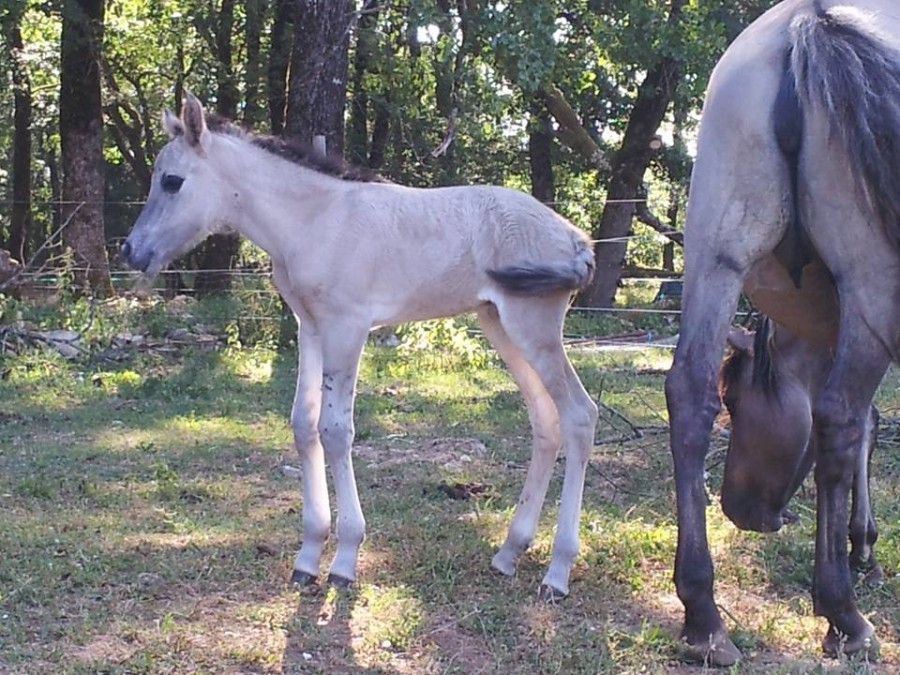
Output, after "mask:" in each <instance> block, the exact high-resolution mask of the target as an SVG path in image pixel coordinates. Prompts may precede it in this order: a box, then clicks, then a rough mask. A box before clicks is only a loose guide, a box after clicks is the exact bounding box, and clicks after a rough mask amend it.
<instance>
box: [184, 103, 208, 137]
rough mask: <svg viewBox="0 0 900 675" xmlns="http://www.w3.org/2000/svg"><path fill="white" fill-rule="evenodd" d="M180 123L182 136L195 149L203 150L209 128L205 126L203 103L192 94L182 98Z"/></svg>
mask: <svg viewBox="0 0 900 675" xmlns="http://www.w3.org/2000/svg"><path fill="white" fill-rule="evenodd" d="M181 123H182V125H183V127H184V138H185V140H186V141H187V142H188V145H190V146H191V147H192V148H194V149H195V150H200V151H205V150H206V147H207V144H208V143H209V129H207V128H206V113H205V112H204V111H203V105H202V104H201V103H200V99H198V98H197V97H196V96H194V95H193V94H190V93H189V94H188V95H187V96H186V97H185V99H184V107H183V108H182V110H181Z"/></svg>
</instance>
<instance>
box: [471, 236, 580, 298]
mask: <svg viewBox="0 0 900 675" xmlns="http://www.w3.org/2000/svg"><path fill="white" fill-rule="evenodd" d="M487 273H488V276H490V277H491V279H493V280H494V281H496V282H497V283H498V284H500V285H501V286H502V287H503V288H504V289H506V290H507V291H510V292H512V293H518V294H521V295H540V294H541V293H550V292H555V291H580V290H581V289H583V288H584V287H585V286H587V285H588V284H589V283H591V279H592V278H593V277H594V253H593V251H592V250H591V248H590V244H589V243H588V242H587V241H584V242H582V241H581V240H579V241H578V243H577V245H576V251H575V255H574V256H573V258H572V260H570V261H569V262H565V263H559V264H534V265H529V264H521V265H510V266H508V267H501V268H499V269H495V270H488V271H487Z"/></svg>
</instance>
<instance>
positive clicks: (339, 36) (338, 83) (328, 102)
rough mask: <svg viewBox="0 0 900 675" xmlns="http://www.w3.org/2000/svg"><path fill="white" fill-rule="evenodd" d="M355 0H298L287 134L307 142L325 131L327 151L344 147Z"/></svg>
mask: <svg viewBox="0 0 900 675" xmlns="http://www.w3.org/2000/svg"><path fill="white" fill-rule="evenodd" d="M354 18H355V13H354V12H353V4H352V3H351V2H350V0H295V5H294V48H293V51H292V53H291V76H290V91H289V94H288V110H287V120H286V124H285V129H284V135H285V136H286V137H288V138H294V139H297V140H299V141H302V142H304V143H311V142H312V139H313V136H315V135H322V136H325V143H326V147H327V148H328V153H329V154H333V155H338V156H341V155H343V152H344V109H345V107H346V98H347V69H348V58H349V48H350V32H351V29H352V27H353V23H354Z"/></svg>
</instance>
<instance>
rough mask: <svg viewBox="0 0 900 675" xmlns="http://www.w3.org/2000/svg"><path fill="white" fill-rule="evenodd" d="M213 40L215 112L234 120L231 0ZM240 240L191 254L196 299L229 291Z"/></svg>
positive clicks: (220, 238) (223, 237)
mask: <svg viewBox="0 0 900 675" xmlns="http://www.w3.org/2000/svg"><path fill="white" fill-rule="evenodd" d="M215 26H216V29H215V38H216V61H217V63H216V112H217V113H218V114H219V115H222V116H223V117H227V118H229V119H234V118H235V116H236V115H237V107H238V91H237V86H236V85H235V76H234V64H233V56H232V53H233V46H232V41H231V36H232V29H233V28H234V0H222V6H221V9H220V10H219V15H218V16H217V17H216V20H215ZM240 247H241V238H240V236H239V235H237V234H236V233H234V234H214V235H212V236H211V237H209V238H208V239H207V240H206V241H205V242H203V243H202V244H201V245H200V246H199V247H198V248H197V252H196V253H195V254H194V260H196V261H197V268H198V272H197V278H196V280H195V282H194V292H195V293H196V294H197V296H198V297H202V296H207V295H213V294H216V293H227V292H228V291H229V290H231V270H232V268H233V267H234V263H235V261H236V260H237V256H238V251H239V250H240Z"/></svg>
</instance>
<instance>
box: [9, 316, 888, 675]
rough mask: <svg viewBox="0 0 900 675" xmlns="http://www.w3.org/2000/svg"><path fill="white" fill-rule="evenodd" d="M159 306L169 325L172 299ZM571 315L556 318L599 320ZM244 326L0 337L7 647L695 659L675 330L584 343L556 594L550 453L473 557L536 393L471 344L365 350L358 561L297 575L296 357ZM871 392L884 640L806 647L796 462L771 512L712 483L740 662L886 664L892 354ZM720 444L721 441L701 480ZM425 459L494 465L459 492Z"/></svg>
mask: <svg viewBox="0 0 900 675" xmlns="http://www.w3.org/2000/svg"><path fill="white" fill-rule="evenodd" d="M151 309H152V313H153V314H152V318H153V321H154V322H158V323H155V324H154V325H155V326H156V328H154V330H156V331H158V332H159V334H160V335H164V334H165V333H166V331H167V330H169V328H168V327H167V325H166V323H165V321H166V318H165V314H164V312H163V310H162V309H159V308H157V307H156V305H153V306H151ZM143 311H149V310H146V308H145V310H143ZM204 311H211V310H204ZM47 320H48V321H49V319H47ZM577 320H578V321H580V322H581V324H580V325H579V326H577V328H573V329H567V332H570V330H571V332H575V333H578V334H584V333H586V332H588V331H592V330H596V326H594V327H593V328H592V327H591V325H590V323H588V322H587V320H585V319H584V318H583V317H580V318H578V319H577ZM176 322H182V323H184V324H185V325H188V326H190V323H191V319H190V318H184V317H182V318H181V319H177V321H176ZM210 323H211V324H212V323H214V321H212V320H211V321H210ZM179 325H180V324H179ZM626 328H627V329H628V330H634V326H633V325H632V326H630V327H627V326H626ZM116 330H119V329H118V328H116V327H115V326H112V325H111V326H110V327H109V328H108V331H109V333H110V334H112V333H114V332H115V331H116ZM222 332H224V331H222ZM618 332H627V331H618ZM102 339H103V338H102V336H100V337H98V338H97V340H98V344H99V343H100V342H102ZM445 339H446V340H448V341H453V340H458V339H459V336H458V335H457V334H455V333H453V331H450V332H448V333H446V337H445ZM266 340H268V338H266ZM251 342H252V341H251V340H249V339H239V340H234V341H233V342H232V344H233V345H234V346H232V347H227V348H221V349H218V350H207V351H201V350H196V351H191V350H181V351H178V352H169V351H143V352H137V351H132V352H128V353H127V354H126V355H125V356H124V357H123V358H120V359H118V360H112V361H111V360H108V359H104V358H93V359H86V360H80V361H65V360H63V359H61V358H59V357H56V356H53V355H52V354H48V353H46V352H44V351H41V350H26V351H25V352H24V353H21V354H20V355H18V356H16V357H9V358H6V359H5V360H4V362H3V365H2V368H0V371H2V373H3V379H2V380H0V509H2V513H3V517H2V518H0V552H2V555H0V672H2V673H16V674H17V673H22V674H25V673H28V674H31V673H54V674H56V673H85V674H86V673H223V672H225V673H466V674H468V673H510V674H512V673H547V674H550V673H566V674H568V673H637V672H648V673H665V672H688V669H687V667H686V666H684V665H683V664H681V663H680V661H679V660H678V645H677V640H676V636H677V631H678V627H679V623H680V620H681V606H680V604H679V602H678V600H677V598H676V596H675V592H674V588H673V585H672V582H671V565H672V559H673V556H674V550H675V537H676V528H675V520H674V482H673V479H672V472H671V461H670V458H669V453H668V437H667V435H666V433H665V423H666V418H665V405H664V399H663V392H662V383H663V377H664V374H663V373H664V370H665V369H666V367H667V366H668V361H669V358H670V355H669V352H668V351H666V350H663V349H652V350H651V349H648V350H641V351H615V352H611V351H600V350H598V349H596V348H594V347H593V346H592V345H589V344H588V345H581V346H578V347H573V349H572V356H573V360H574V361H575V363H576V367H577V368H578V370H579V372H580V373H581V374H582V376H583V378H584V381H585V384H586V386H587V388H588V390H589V391H590V392H591V394H592V395H593V396H595V397H596V398H599V399H600V400H601V401H602V402H603V404H604V406H605V407H604V409H603V410H602V412H601V417H602V422H601V425H600V427H599V428H598V431H597V438H598V439H599V440H601V441H603V442H602V443H600V444H598V445H597V447H596V448H595V453H594V461H593V462H592V464H591V467H590V469H589V472H588V483H587V487H586V491H585V511H584V516H583V518H582V524H581V539H582V553H581V555H580V557H579V558H578V560H577V561H576V565H575V569H574V571H573V575H572V586H571V596H570V597H569V598H567V599H565V600H564V601H561V602H558V603H554V604H547V603H545V602H542V601H541V600H539V598H538V597H537V595H536V591H537V587H538V584H539V582H540V579H541V577H542V575H543V572H544V568H545V566H546V564H547V562H548V561H549V557H550V546H551V541H552V527H553V522H554V518H555V511H556V509H555V504H556V500H557V498H558V495H559V485H560V480H559V478H560V477H561V476H560V474H561V470H562V465H561V464H560V465H559V466H558V467H557V474H558V475H557V477H556V478H557V480H555V481H554V484H553V486H552V488H551V493H550V495H549V496H548V502H547V508H546V512H545V515H544V518H543V521H542V526H541V529H540V531H539V533H538V537H537V539H536V541H535V543H534V546H533V548H532V549H531V550H530V551H529V553H528V554H527V555H526V556H524V558H523V560H522V561H521V564H520V567H519V571H518V573H517V575H516V576H515V577H514V578H511V579H507V578H503V577H500V576H498V575H495V574H494V573H492V571H491V570H490V568H489V561H490V558H491V555H492V554H493V552H494V550H495V549H496V547H497V546H498V545H499V544H500V542H501V541H502V539H503V536H504V534H505V528H506V526H507V524H508V522H509V518H510V516H511V513H512V507H513V505H514V504H515V500H516V497H517V495H518V491H519V489H520V487H521V483H522V480H523V479H524V471H525V466H526V464H527V461H528V453H529V447H530V441H529V438H528V423H527V415H526V414H525V411H524V408H523V407H522V404H521V401H520V399H519V396H518V394H517V392H516V390H515V387H514V386H513V385H512V383H511V382H510V381H509V379H508V377H507V376H506V374H505V373H504V372H503V370H502V369H501V368H499V367H498V366H497V365H496V362H495V360H494V359H493V358H492V357H488V358H485V359H483V360H482V362H481V363H479V362H477V361H475V362H473V361H472V360H471V359H470V358H469V356H465V353H464V352H465V350H464V349H463V351H462V352H460V353H459V354H457V356H458V358H457V359H456V360H454V358H455V357H450V358H449V360H448V361H437V362H435V361H434V360H433V359H432V357H430V356H427V355H425V356H423V355H421V354H419V355H417V354H415V353H412V352H411V353H408V354H405V355H404V354H403V353H402V352H401V350H397V349H391V348H385V347H376V346H374V345H373V346H371V347H370V348H369V349H368V350H367V355H366V357H365V360H364V363H363V367H362V369H361V380H360V386H359V390H360V391H359V396H358V400H357V432H358V442H357V449H356V469H357V479H358V484H359V489H360V495H361V500H362V502H363V508H364V509H365V512H366V516H367V521H368V539H367V541H366V542H365V544H364V546H363V550H362V556H361V562H360V570H359V582H358V584H357V585H356V587H355V588H353V589H350V590H337V589H332V588H306V589H301V590H298V589H295V588H292V587H290V586H289V585H288V584H287V579H288V578H289V576H290V568H291V563H292V559H293V556H294V554H295V552H296V548H297V546H298V543H299V536H300V535H299V521H300V495H299V486H298V483H297V481H296V479H294V478H291V477H289V476H288V475H286V474H285V473H284V472H283V471H282V470H281V466H282V465H283V464H290V465H296V460H295V457H294V452H293V449H292V447H291V435H290V430H289V427H288V424H287V419H288V412H289V409H290V404H291V397H292V394H293V386H294V369H295V357H294V355H293V354H286V355H279V354H276V353H274V352H272V351H270V350H268V349H267V348H265V347H260V348H249V347H243V348H241V347H238V346H237V343H243V344H250V343H251ZM263 342H264V343H265V340H264V341H263ZM463 361H464V363H463ZM879 399H880V403H881V408H882V411H883V413H884V421H885V427H886V433H885V434H884V436H885V440H884V442H883V443H882V446H881V448H880V449H879V451H878V454H877V455H876V458H875V462H874V467H873V471H872V474H873V494H874V505H875V510H876V517H877V519H878V522H879V525H880V528H881V533H882V534H881V538H880V540H879V542H878V545H877V554H878V556H879V559H880V560H881V562H882V563H883V565H884V566H885V570H886V576H887V580H886V582H885V584H884V585H883V586H881V587H880V588H876V589H868V588H864V587H861V588H859V589H858V593H859V598H860V606H861V607H862V610H863V611H864V612H865V613H866V615H867V616H869V618H870V619H871V620H872V621H873V623H874V624H875V625H876V627H877V629H878V633H879V637H880V638H881V640H882V663H881V664H880V665H876V666H874V667H869V666H868V665H867V664H864V663H853V662H849V661H846V660H845V661H832V660H826V659H823V658H822V657H821V656H820V652H819V640H820V638H821V636H822V634H823V632H824V623H823V621H822V620H821V619H817V618H815V617H814V616H813V612H812V607H811V601H810V596H809V585H810V579H811V569H812V550H813V544H812V541H813V539H812V537H813V527H814V488H813V487H812V486H811V485H807V486H806V487H805V488H804V490H803V491H802V493H801V494H800V495H799V496H798V498H797V499H796V500H795V505H794V506H795V510H796V511H797V512H798V513H799V514H800V515H801V522H800V523H799V524H797V525H796V526H793V527H790V528H786V529H785V530H784V531H782V532H781V533H778V534H776V535H771V536H761V535H755V534H747V533H741V532H738V531H736V530H735V528H734V527H733V526H732V525H731V524H730V523H729V522H728V521H727V520H725V519H724V517H723V516H722V515H721V513H720V511H719V509H718V506H717V504H715V503H714V504H713V505H711V506H710V508H709V511H708V516H709V521H710V540H711V543H712V547H713V555H714V557H715V561H716V566H717V594H718V595H717V597H718V600H719V602H720V604H721V605H722V607H723V609H724V610H725V612H726V617H727V618H726V621H727V622H728V624H729V628H730V629H731V630H732V632H733V635H734V637H735V640H736V642H737V643H738V644H739V645H740V646H741V648H742V649H743V650H744V653H745V655H746V660H745V662H744V663H743V664H742V665H741V666H740V667H739V668H737V669H736V670H735V672H741V673H807V672H819V673H832V672H840V673H845V672H846V673H856V672H885V673H887V672H896V671H897V669H898V668H900V644H898V643H900V635H898V628H900V603H898V595H900V577H898V573H897V570H898V569H900V532H898V522H900V493H898V486H900V481H898V477H900V455H898V452H897V447H898V445H897V442H896V439H895V438H894V437H893V436H892V434H891V430H892V429H893V428H894V427H893V426H892V424H893V422H892V421H893V420H895V419H896V418H897V416H898V410H900V377H898V375H897V374H896V373H894V372H892V373H891V376H890V377H889V378H888V380H887V381H886V382H885V384H884V385H883V386H882V389H881V392H880V394H879ZM722 444H723V441H722V439H721V438H715V439H714V446H715V448H714V451H713V454H712V455H711V457H710V466H711V475H710V487H711V489H712V490H715V489H716V488H717V482H718V480H719V475H718V472H719V471H720V466H719V465H718V464H717V462H718V460H720V459H721V452H722ZM441 482H473V483H480V484H483V485H485V486H487V488H486V490H485V492H484V494H482V495H480V496H479V497H478V498H475V499H471V500H467V501H466V500H461V501H457V500H452V499H449V498H448V497H447V495H446V494H445V493H444V492H442V491H441V490H440V489H438V486H439V485H440V484H441ZM330 552H331V549H330V548H329V549H328V553H330ZM691 672H693V671H691Z"/></svg>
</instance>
